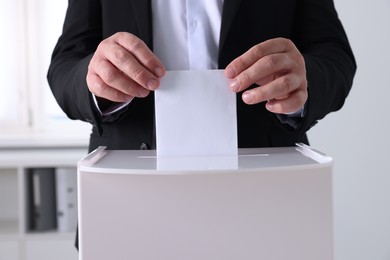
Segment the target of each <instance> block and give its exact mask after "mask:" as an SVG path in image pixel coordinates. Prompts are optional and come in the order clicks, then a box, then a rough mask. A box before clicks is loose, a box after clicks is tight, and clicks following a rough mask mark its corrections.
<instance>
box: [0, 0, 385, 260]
mask: <svg viewBox="0 0 390 260" xmlns="http://www.w3.org/2000/svg"><path fill="white" fill-rule="evenodd" d="M335 5H336V8H337V10H338V13H339V16H340V19H341V21H342V22H343V25H344V27H345V30H346V32H347V34H348V36H349V39H350V42H351V45H352V49H353V50H354V53H355V56H356V59H357V64H358V71H357V75H356V78H355V81H354V85H353V88H352V91H351V93H350V95H349V97H348V99H347V101H346V103H345V105H344V107H343V108H342V110H341V111H338V112H336V113H332V114H330V115H329V116H327V117H326V118H325V119H324V120H322V121H320V122H319V124H317V125H316V126H315V127H314V128H313V129H312V130H310V132H309V139H310V142H311V146H313V147H314V148H317V149H318V150H320V151H322V152H324V153H326V154H328V155H330V156H332V157H333V158H334V225H335V259H336V260H390V166H389V162H390V151H389V149H390V148H389V147H390V137H389V133H390V116H389V108H388V105H389V103H390V102H389V99H390V84H389V80H388V78H387V77H388V76H389V75H390V65H389V62H390V51H389V48H390V30H389V26H390V15H389V14H390V1H389V0H372V1H363V0H335ZM66 7H67V1H66V0H56V1H50V0H35V1H27V0H12V1H11V0H0V33H1V40H0V50H1V53H2V55H1V59H0V82H1V83H0V149H1V150H2V151H3V154H4V152H5V153H6V152H7V151H8V150H9V151H14V150H15V148H29V149H33V148H34V149H36V148H38V149H40V148H41V147H54V148H55V147H81V148H83V147H86V146H87V143H88V137H89V136H88V135H89V132H90V127H89V125H88V124H85V123H82V122H75V121H71V120H69V119H67V118H66V116H65V115H64V114H63V113H62V111H61V110H60V109H59V108H58V106H57V104H56V102H55V101H54V99H53V97H52V95H51V92H50V89H49V87H48V85H47V81H46V73H47V69H48V65H49V62H50V55H51V52H52V50H53V47H54V44H55V43H56V41H57V38H58V36H59V35H60V33H61V29H62V23H63V19H64V16H65V10H66ZM0 156H1V155H0ZM0 161H1V160H0ZM0 166H1V165H0ZM3 172H4V171H3ZM1 175H2V170H1V167H0V207H2V208H0V222H1V218H6V216H8V213H7V212H8V211H7V210H9V211H12V212H16V213H18V212H19V211H18V210H17V209H16V206H12V205H13V203H11V204H12V205H11V204H10V203H8V202H7V201H8V199H9V198H8V196H6V195H7V194H8V193H7V192H10V193H12V194H13V191H10V190H9V188H8V187H17V185H11V186H9V185H8V182H12V183H13V182H14V179H12V177H11V175H10V174H8V175H6V174H4V176H8V177H2V176H1ZM11 201H13V200H11ZM4 205H8V206H4ZM19 213H20V212H19ZM0 224H1V223H0ZM1 234H2V232H1V225H0V256H1V250H2V247H1V242H2V241H6V240H7V239H8V237H7V236H6V235H3V236H2V235H1ZM4 243H5V242H4ZM4 248H5V247H4ZM0 259H1V257H0ZM1 260H2V259H1ZM11 260H12V259H11Z"/></svg>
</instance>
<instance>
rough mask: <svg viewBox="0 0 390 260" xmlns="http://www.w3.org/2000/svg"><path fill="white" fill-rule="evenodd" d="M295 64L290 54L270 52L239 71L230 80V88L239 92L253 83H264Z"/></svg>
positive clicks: (285, 71)
mask: <svg viewBox="0 0 390 260" xmlns="http://www.w3.org/2000/svg"><path fill="white" fill-rule="evenodd" d="M294 66H295V62H294V61H293V60H292V58H291V57H290V55H288V54H285V53H282V54H281V53H278V54H271V55H268V56H265V57H263V58H261V59H259V60H258V61H257V62H255V63H254V64H253V65H252V66H250V67H249V68H247V69H246V70H244V71H243V72H241V73H240V74H239V75H237V77H236V78H235V79H233V80H232V83H231V85H230V86H231V89H232V90H233V91H235V92H239V91H242V90H245V89H247V88H248V87H249V86H251V85H253V84H254V83H256V84H258V85H265V84H267V83H269V82H271V81H272V80H274V79H275V78H276V77H277V76H278V75H281V74H285V73H287V72H288V71H289V70H291V69H292V68H293V67H294Z"/></svg>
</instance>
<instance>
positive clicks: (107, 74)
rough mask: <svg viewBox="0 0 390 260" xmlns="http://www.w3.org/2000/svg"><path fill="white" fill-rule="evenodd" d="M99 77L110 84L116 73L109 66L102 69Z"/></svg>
mask: <svg viewBox="0 0 390 260" xmlns="http://www.w3.org/2000/svg"><path fill="white" fill-rule="evenodd" d="M100 77H101V78H102V79H103V80H104V81H105V82H106V83H108V84H111V83H113V82H114V81H115V79H116V78H117V73H116V72H115V71H114V70H113V69H111V68H105V69H102V72H101V75H100Z"/></svg>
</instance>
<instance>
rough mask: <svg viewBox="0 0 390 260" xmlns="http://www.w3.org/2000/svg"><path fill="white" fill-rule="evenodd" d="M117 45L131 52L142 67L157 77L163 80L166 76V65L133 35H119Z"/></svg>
mask: <svg viewBox="0 0 390 260" xmlns="http://www.w3.org/2000/svg"><path fill="white" fill-rule="evenodd" d="M117 43H118V44H119V45H121V46H123V47H124V48H125V49H126V50H127V51H128V52H130V53H131V54H132V55H133V56H134V57H135V58H136V59H137V60H138V62H139V63H140V64H142V66H144V67H145V68H147V69H148V70H149V71H150V72H151V73H153V74H154V75H155V76H156V77H158V78H161V77H162V76H164V74H165V68H164V65H163V64H162V62H161V61H160V60H159V59H158V58H157V56H156V55H155V54H154V53H153V52H152V51H151V50H150V49H149V47H148V46H147V45H146V44H145V42H144V41H142V40H141V39H139V38H138V37H136V36H134V35H132V34H129V33H124V34H120V35H119V37H118V40H117Z"/></svg>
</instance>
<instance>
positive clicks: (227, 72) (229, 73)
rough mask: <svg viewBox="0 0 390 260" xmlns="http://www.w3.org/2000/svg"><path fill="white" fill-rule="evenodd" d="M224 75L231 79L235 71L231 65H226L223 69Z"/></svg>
mask: <svg viewBox="0 0 390 260" xmlns="http://www.w3.org/2000/svg"><path fill="white" fill-rule="evenodd" d="M225 75H226V77H228V78H229V79H232V78H234V77H235V76H236V71H235V70H234V69H233V68H232V67H227V68H226V70H225Z"/></svg>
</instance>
